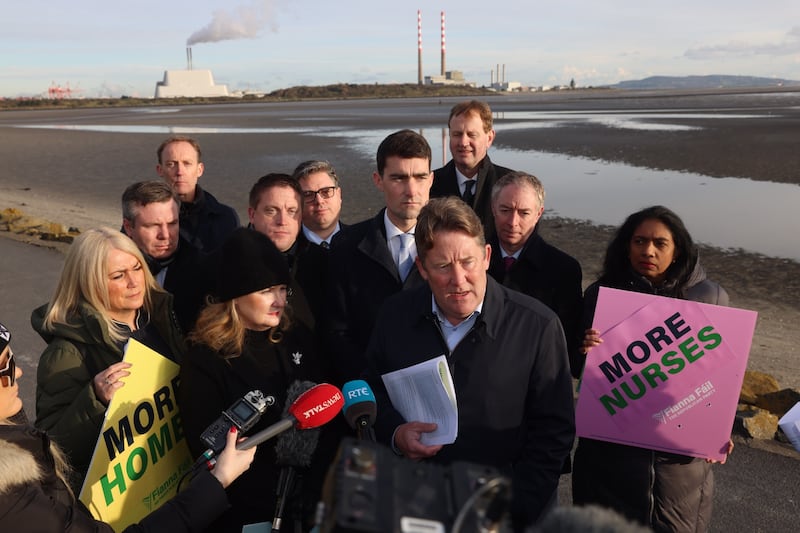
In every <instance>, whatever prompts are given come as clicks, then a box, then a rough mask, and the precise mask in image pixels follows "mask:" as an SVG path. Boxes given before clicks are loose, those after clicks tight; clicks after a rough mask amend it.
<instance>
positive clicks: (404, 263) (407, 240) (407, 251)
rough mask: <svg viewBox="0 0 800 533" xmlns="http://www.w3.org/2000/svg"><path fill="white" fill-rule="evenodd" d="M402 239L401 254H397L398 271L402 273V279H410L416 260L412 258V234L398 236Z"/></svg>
mask: <svg viewBox="0 0 800 533" xmlns="http://www.w3.org/2000/svg"><path fill="white" fill-rule="evenodd" d="M397 237H398V238H399V239H400V253H398V254H397V270H398V271H399V272H400V279H401V280H404V281H405V279H406V278H407V277H408V273H409V272H410V271H411V267H412V266H414V258H413V257H412V256H411V239H413V238H414V235H412V234H411V233H401V234H400V235H398V236H397Z"/></svg>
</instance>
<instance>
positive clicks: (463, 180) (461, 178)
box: [456, 169, 478, 198]
mask: <svg viewBox="0 0 800 533" xmlns="http://www.w3.org/2000/svg"><path fill="white" fill-rule="evenodd" d="M456 180H458V194H459V196H461V197H462V198H463V197H464V190H465V189H466V185H465V183H467V182H468V181H473V182H475V185H474V186H473V187H472V194H477V192H478V175H477V174H475V176H473V177H471V178H468V177H466V176H465V175H464V174H462V173H461V172H460V171H459V170H458V169H456Z"/></svg>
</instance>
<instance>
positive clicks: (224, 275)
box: [178, 228, 332, 532]
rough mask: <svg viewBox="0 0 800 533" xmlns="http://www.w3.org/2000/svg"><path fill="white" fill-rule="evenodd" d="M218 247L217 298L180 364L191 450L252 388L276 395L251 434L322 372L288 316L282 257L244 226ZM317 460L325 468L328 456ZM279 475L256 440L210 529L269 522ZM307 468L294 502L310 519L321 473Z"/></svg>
mask: <svg viewBox="0 0 800 533" xmlns="http://www.w3.org/2000/svg"><path fill="white" fill-rule="evenodd" d="M220 252H221V253H220V255H219V261H220V262H219V265H218V271H217V286H216V290H215V291H214V300H213V301H212V302H211V303H209V304H207V305H206V307H205V308H203V310H202V311H201V312H200V316H199V317H198V319H197V322H196V325H195V329H194V331H193V333H192V334H191V335H190V336H189V339H188V340H189V350H188V352H187V354H186V358H185V359H184V363H183V365H182V366H181V387H180V390H179V391H178V404H179V406H180V409H181V417H182V420H183V427H184V431H185V433H186V439H187V442H188V444H189V449H190V450H191V451H192V453H193V454H194V455H200V454H201V453H202V452H203V451H204V450H205V449H206V448H207V446H206V445H204V444H203V443H202V442H201V440H200V435H201V433H202V432H203V430H205V429H206V428H207V427H208V426H209V425H210V424H211V423H212V422H214V420H215V419H216V418H217V417H218V416H219V413H220V412H222V411H224V410H225V409H227V408H228V407H230V406H231V405H232V404H233V403H234V402H235V401H236V400H238V399H240V398H242V397H243V396H244V395H245V394H247V393H248V392H249V391H252V390H259V391H261V392H262V393H263V394H264V396H272V397H273V398H274V400H275V405H273V406H272V407H269V408H267V410H266V411H265V412H264V414H263V415H262V416H261V420H260V421H259V422H258V424H256V425H255V426H254V427H253V428H252V430H251V432H256V431H260V430H262V429H264V428H266V427H267V426H269V425H270V424H274V423H276V422H278V421H279V420H280V419H281V416H282V411H283V410H284V409H285V406H286V403H287V402H288V401H290V400H287V389H289V387H290V386H291V385H292V384H293V383H294V382H295V381H297V380H301V381H303V380H309V381H312V382H319V381H321V378H324V377H325V371H324V369H323V367H322V364H321V361H320V360H319V359H317V358H316V356H315V349H314V340H313V334H312V332H311V331H310V330H309V329H308V328H307V327H306V326H304V324H303V322H301V321H297V322H296V323H292V324H290V321H289V319H288V317H287V300H288V299H289V297H290V295H289V294H288V289H287V286H288V284H289V283H290V281H291V274H290V273H289V267H288V263H287V261H286V258H285V257H283V254H281V252H279V251H278V249H277V248H276V247H275V245H274V244H273V243H272V241H271V240H270V239H269V238H268V237H266V236H265V235H263V234H261V233H259V232H257V231H255V230H252V229H248V228H240V229H237V230H235V231H234V232H233V233H232V234H231V235H230V237H229V238H228V240H227V241H226V242H225V243H224V244H223V245H222V248H221V250H220ZM323 438H324V437H323ZM331 447H332V446H324V445H323V446H318V447H317V453H316V456H315V459H314V460H316V459H317V456H319V451H320V448H324V449H328V448H331ZM320 463H325V465H326V466H327V465H328V464H330V461H327V462H326V461H322V460H320ZM323 471H324V470H323ZM280 472H281V466H279V465H278V464H277V455H276V452H275V441H269V442H265V443H263V444H261V445H260V446H259V447H258V452H257V453H256V458H255V460H254V461H253V466H252V468H251V469H250V470H249V471H248V472H247V473H246V474H244V475H243V476H242V477H241V478H240V479H239V480H238V481H237V482H236V483H235V484H234V485H232V486H231V487H230V490H229V498H230V502H231V509H230V511H229V512H227V513H225V514H224V515H223V516H222V517H220V519H219V520H218V521H217V522H215V523H214V524H213V526H212V530H213V531H220V532H224V531H236V532H240V531H242V527H243V526H244V525H246V524H253V523H261V522H267V521H270V520H272V519H273V517H274V512H273V511H274V507H275V505H274V504H275V494H276V487H277V486H278V480H279V477H280V475H279V474H280ZM312 472H313V473H314V474H315V475H316V473H317V470H316V469H312V470H309V469H302V470H301V471H300V474H301V478H302V479H303V480H304V481H303V483H302V484H301V485H300V486H301V487H304V488H305V489H306V490H308V491H310V492H308V493H307V495H308V496H307V497H305V498H295V499H293V502H294V503H295V504H297V505H303V504H308V507H306V509H305V511H304V512H302V511H301V514H302V516H303V517H304V518H307V519H308V518H311V517H313V508H314V506H315V505H316V502H317V501H318V499H319V488H320V485H321V477H322V476H321V475H320V476H319V478H320V481H319V484H318V485H317V481H316V478H314V479H315V481H314V482H313V483H309V476H310V475H311V473H312ZM298 490H300V491H302V490H303V489H302V488H301V489H298ZM291 508H292V506H287V509H291ZM289 514H290V512H289V511H287V515H289ZM292 514H293V513H292ZM287 521H288V520H287ZM288 529H291V527H289V528H288Z"/></svg>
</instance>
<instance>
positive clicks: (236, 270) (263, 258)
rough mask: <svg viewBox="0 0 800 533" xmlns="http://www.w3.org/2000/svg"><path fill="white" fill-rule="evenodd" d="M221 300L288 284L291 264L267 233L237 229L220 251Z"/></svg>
mask: <svg viewBox="0 0 800 533" xmlns="http://www.w3.org/2000/svg"><path fill="white" fill-rule="evenodd" d="M217 260H218V261H219V263H218V270H217V290H216V294H215V297H216V299H217V301H220V302H227V301H228V300H233V299H234V298H237V297H239V296H244V295H245V294H250V293H251V292H256V291H260V290H262V289H266V288H267V287H272V286H274V285H288V284H289V281H290V279H291V275H290V274H289V265H288V264H287V261H286V258H285V257H283V254H282V253H280V252H279V251H278V249H277V248H276V247H275V245H274V244H273V243H272V241H271V240H270V239H269V237H267V236H266V235H264V234H262V233H259V232H258V231H256V230H253V229H249V228H238V229H236V230H235V231H234V232H233V233H231V235H230V236H229V237H228V239H227V240H226V241H225V244H223V245H222V248H221V249H220V251H219V256H218V258H217Z"/></svg>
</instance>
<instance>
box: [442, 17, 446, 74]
mask: <svg viewBox="0 0 800 533" xmlns="http://www.w3.org/2000/svg"><path fill="white" fill-rule="evenodd" d="M444 56H445V46H444V11H442V76H444V72H445V61H444Z"/></svg>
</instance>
